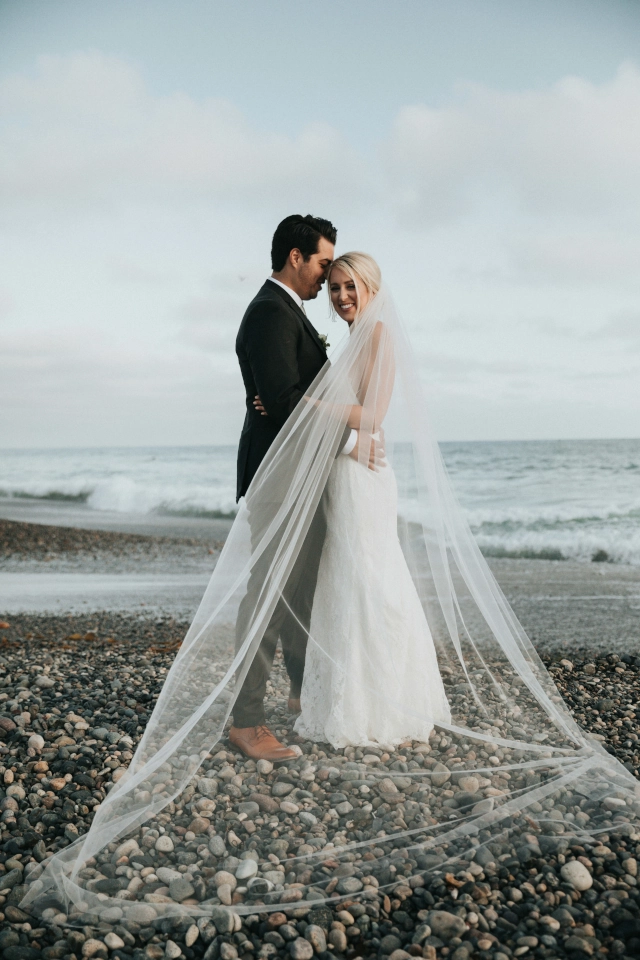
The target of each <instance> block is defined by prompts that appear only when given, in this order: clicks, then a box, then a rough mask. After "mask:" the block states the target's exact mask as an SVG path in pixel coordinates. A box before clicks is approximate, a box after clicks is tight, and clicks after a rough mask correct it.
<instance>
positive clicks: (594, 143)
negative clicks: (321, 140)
mask: <svg viewBox="0 0 640 960" xmlns="http://www.w3.org/2000/svg"><path fill="white" fill-rule="evenodd" d="M639 115H640V71H639V70H638V68H637V67H636V66H635V65H633V64H631V63H627V64H624V65H622V66H621V67H620V68H619V70H618V72H617V73H616V75H615V77H614V78H613V79H612V80H611V81H609V82H607V83H603V84H600V85H597V84H594V83H591V82H589V81H587V80H584V79H582V78H580V77H568V78H565V79H563V80H561V81H560V82H558V83H556V84H555V85H554V86H552V87H551V88H549V89H546V90H539V91H531V90H528V91H522V92H505V91H501V90H493V89H489V88H486V87H481V86H477V85H464V86H461V87H459V89H458V102H457V103H455V104H453V105H447V106H443V107H437V108H433V107H429V106H425V105H416V106H407V107H404V108H403V109H402V110H400V112H399V114H398V116H397V118H396V121H395V124H394V127H393V131H392V134H391V136H390V138H389V141H388V143H387V145H386V162H387V172H388V177H389V181H390V186H391V188H392V189H393V192H394V197H395V201H396V203H397V204H398V208H399V210H400V213H401V216H402V218H403V220H404V222H406V223H408V224H411V225H414V226H420V225H425V224H426V225H434V224H439V223H443V222H448V221H451V220H453V219H456V218H459V217H462V216H466V215H468V214H471V213H472V212H473V211H474V210H476V209H478V207H479V206H482V205H483V204H484V205H485V206H484V209H485V210H486V212H487V214H489V215H490V213H491V210H492V208H499V209H502V210H506V211H513V210H517V211H520V212H524V213H526V214H528V215H532V216H534V217H537V216H543V217H551V218H554V219H555V218H557V217H568V218H570V219H576V220H578V221H580V222H584V221H588V220H589V218H593V217H597V218H601V217H603V216H604V217H608V216H611V215H614V216H617V217H621V218H622V219H628V220H629V221H633V219H634V218H635V217H636V216H637V214H638V212H639V211H640V179H639V178H638V175H637V171H638V168H639V167H640V125H639V124H638V116H639Z"/></svg>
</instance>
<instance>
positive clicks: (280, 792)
mask: <svg viewBox="0 0 640 960" xmlns="http://www.w3.org/2000/svg"><path fill="white" fill-rule="evenodd" d="M292 790H293V784H292V783H287V782H286V780H276V782H275V783H274V785H273V786H272V787H271V795H272V796H273V797H286V796H287V794H288V793H291V791H292Z"/></svg>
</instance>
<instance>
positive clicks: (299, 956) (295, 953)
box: [289, 937, 313, 960]
mask: <svg viewBox="0 0 640 960" xmlns="http://www.w3.org/2000/svg"><path fill="white" fill-rule="evenodd" d="M289 953H290V954H291V956H292V957H293V960H311V958H312V956H313V947H312V946H311V944H310V943H309V941H308V940H305V939H304V938H303V937H296V939H295V940H292V941H291V943H290V944H289Z"/></svg>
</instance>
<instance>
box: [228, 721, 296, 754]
mask: <svg viewBox="0 0 640 960" xmlns="http://www.w3.org/2000/svg"><path fill="white" fill-rule="evenodd" d="M229 740H230V741H231V743H232V744H233V745H234V747H237V748H238V750H242V752H243V753H244V755H245V756H246V757H251V759H252V760H275V761H279V760H293V759H295V758H296V757H297V756H298V754H297V753H296V751H295V750H292V749H291V747H285V745H284V743H280V741H279V740H278V739H277V738H276V737H275V736H274V735H273V734H272V732H271V730H269V727H267V726H265V725H264V724H261V725H260V726H258V727H231V729H230V730H229Z"/></svg>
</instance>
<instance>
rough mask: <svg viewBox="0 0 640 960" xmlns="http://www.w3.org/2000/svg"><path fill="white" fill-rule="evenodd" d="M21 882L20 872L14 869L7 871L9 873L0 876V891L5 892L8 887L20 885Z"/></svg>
mask: <svg viewBox="0 0 640 960" xmlns="http://www.w3.org/2000/svg"><path fill="white" fill-rule="evenodd" d="M21 881H22V870H19V869H17V868H16V869H15V870H9V873H5V874H3V875H2V876H0V889H2V890H6V889H7V888H8V887H15V885H16V883H21Z"/></svg>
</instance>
